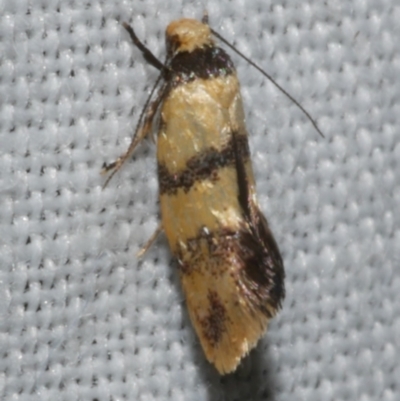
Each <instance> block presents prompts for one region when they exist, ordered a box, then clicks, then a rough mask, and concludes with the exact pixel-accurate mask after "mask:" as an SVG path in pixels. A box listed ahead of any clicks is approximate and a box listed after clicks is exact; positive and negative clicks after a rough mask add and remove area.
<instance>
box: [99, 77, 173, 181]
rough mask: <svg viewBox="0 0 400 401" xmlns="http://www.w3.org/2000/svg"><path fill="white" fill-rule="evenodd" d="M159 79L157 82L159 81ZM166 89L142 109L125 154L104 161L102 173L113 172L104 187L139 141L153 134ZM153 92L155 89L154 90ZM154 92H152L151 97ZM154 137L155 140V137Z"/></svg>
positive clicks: (163, 88)
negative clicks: (115, 158) (155, 120)
mask: <svg viewBox="0 0 400 401" xmlns="http://www.w3.org/2000/svg"><path fill="white" fill-rule="evenodd" d="M160 78H161V76H160V77H159V79H160ZM159 79H158V80H157V82H158V81H159ZM154 89H155V86H154V87H153V90H154ZM164 90H165V86H162V87H161V90H160V91H159V92H158V94H157V97H156V98H155V99H154V100H153V101H152V102H151V103H149V104H146V105H145V107H144V109H143V111H142V115H141V116H140V118H139V125H138V127H137V128H136V131H135V134H134V136H133V138H132V141H131V143H130V145H129V148H128V150H127V151H126V152H125V153H124V154H122V155H121V156H120V157H118V159H117V160H115V161H114V162H112V163H110V164H106V163H104V165H103V168H102V170H101V174H103V175H104V174H107V173H109V172H111V174H110V176H109V177H108V178H107V180H106V182H105V183H104V185H103V189H104V188H105V187H106V186H107V184H108V183H109V182H110V180H111V178H113V177H114V175H115V173H116V172H117V171H118V170H119V169H120V168H121V167H122V165H123V164H124V163H125V162H126V161H127V160H128V159H129V157H131V156H132V153H133V152H134V150H135V149H136V147H137V145H139V143H140V142H141V141H142V140H143V139H144V138H146V136H148V135H149V134H151V129H152V125H153V120H154V117H155V115H156V113H157V110H158V106H159V105H160V102H161V100H162V98H163V94H164ZM152 93H153V91H152ZM152 93H150V97H151V95H152ZM150 97H149V99H150ZM149 99H148V102H149ZM143 114H144V115H143ZM142 117H143V118H144V120H143V123H142V124H140V121H141V119H142ZM152 139H153V141H154V137H153V138H152Z"/></svg>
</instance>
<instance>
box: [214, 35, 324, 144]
mask: <svg viewBox="0 0 400 401" xmlns="http://www.w3.org/2000/svg"><path fill="white" fill-rule="evenodd" d="M210 29H211V32H212V34H213V35H214V36H215V37H216V38H218V39H219V40H220V41H221V42H223V43H225V44H226V45H227V46H228V47H229V48H231V49H232V50H233V51H234V52H235V53H236V54H238V55H239V56H240V57H242V58H243V59H244V60H246V61H247V62H248V63H249V64H250V65H251V66H253V67H254V68H255V69H257V70H258V71H259V72H260V73H261V74H262V75H264V77H266V78H267V79H268V80H269V81H271V82H272V83H273V84H274V85H275V87H277V88H278V89H279V90H280V91H281V92H282V93H283V94H284V95H286V96H287V97H288V98H289V99H290V100H291V101H292V102H293V103H294V104H295V105H296V106H297V107H298V108H299V109H300V110H301V111H302V112H303V113H304V114H305V115H306V116H307V118H308V119H309V120H310V122H311V124H312V125H313V127H314V128H315V129H316V130H317V132H318V133H319V134H320V135H321V136H322V138H325V136H324V134H323V133H322V131H321V130H320V129H319V127H318V125H317V123H316V121H315V120H314V119H313V118H312V117H311V114H310V113H309V112H308V111H307V110H306V109H305V108H304V107H303V106H302V105H301V104H300V103H299V102H298V101H297V100H296V99H295V98H294V97H293V96H292V95H290V94H289V93H288V92H287V91H286V90H285V89H283V88H282V86H280V85H279V84H278V83H277V82H276V81H275V80H274V79H273V78H272V77H271V75H269V74H268V73H267V72H265V71H264V70H263V69H262V68H261V67H259V66H258V65H257V64H256V63H255V62H254V61H251V60H250V59H249V58H248V57H246V56H245V55H244V54H243V53H242V52H241V51H240V50H238V49H237V48H236V47H235V46H233V45H232V44H231V43H229V42H228V41H227V40H226V39H225V38H224V37H222V36H221V35H220V34H219V33H218V32H216V31H214V29H212V28H210Z"/></svg>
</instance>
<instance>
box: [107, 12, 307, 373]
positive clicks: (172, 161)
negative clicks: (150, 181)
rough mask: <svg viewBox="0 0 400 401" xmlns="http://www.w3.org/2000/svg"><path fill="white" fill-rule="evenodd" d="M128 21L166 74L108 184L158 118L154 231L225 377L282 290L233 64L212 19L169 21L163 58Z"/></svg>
mask: <svg viewBox="0 0 400 401" xmlns="http://www.w3.org/2000/svg"><path fill="white" fill-rule="evenodd" d="M124 27H125V28H126V30H127V31H128V33H129V34H130V37H131V39H132V40H133V43H134V44H135V45H136V46H137V47H138V49H139V50H140V51H141V52H142V54H143V56H144V58H145V59H146V60H147V61H148V62H149V63H150V64H151V65H152V66H154V67H155V68H157V69H158V70H159V71H160V75H159V77H158V79H157V81H156V83H155V85H154V87H153V90H152V91H151V94H150V97H149V100H148V101H147V103H146V105H145V107H144V111H143V112H142V115H141V116H140V118H139V123H138V126H137V130H136V133H135V135H134V137H133V139H132V142H131V144H130V146H129V149H128V150H127V152H126V153H125V154H123V155H122V156H121V157H120V158H119V159H117V160H116V161H115V162H114V163H111V164H109V165H106V166H105V167H104V170H103V171H104V172H112V173H111V175H110V176H109V178H108V180H107V181H106V184H107V183H108V181H109V180H110V179H111V177H112V176H113V175H114V174H115V172H116V171H117V170H119V168H120V167H121V166H122V164H123V163H124V162H125V161H126V160H127V159H128V158H129V157H130V156H131V155H132V152H133V151H134V149H135V148H136V146H137V145H138V144H139V143H140V142H141V141H142V140H143V139H144V138H145V137H146V136H148V135H149V134H150V133H151V132H152V128H153V125H154V124H155V121H157V123H158V132H157V164H158V180H159V196H160V206H161V219H162V223H161V226H160V229H159V230H158V231H157V233H156V234H158V232H160V231H161V230H163V231H164V232H165V235H166V237H167V239H168V243H169V247H170V249H171V252H172V254H173V255H174V256H175V258H176V261H177V266H178V270H179V274H180V278H181V283H182V288H183V292H184V294H185V297H186V303H187V307H188V311H189V315H190V318H191V321H192V323H193V326H194V329H195V331H196V333H197V335H198V338H199V340H200V343H201V346H202V348H203V350H204V353H205V356H206V358H207V359H208V361H209V362H211V363H212V364H213V365H214V366H215V367H216V369H217V370H218V372H219V373H220V374H226V373H230V372H233V371H234V370H235V369H236V368H237V366H238V364H239V362H240V361H241V359H242V358H243V357H244V356H245V355H247V354H248V353H249V351H250V350H251V349H252V348H254V347H255V345H256V344H257V342H258V340H259V339H260V337H261V336H262V335H263V333H264V332H265V331H266V329H267V326H268V322H269V320H270V319H271V318H272V317H273V316H275V315H276V313H277V311H278V310H279V308H280V307H281V303H282V300H283V298H284V296H285V289H284V277H285V273H284V267H283V261H282V257H281V255H280V252H279V249H278V246H277V244H276V241H275V239H274V237H273V235H272V233H271V230H270V228H269V226H268V223H267V220H266V218H265V217H264V215H263V213H262V212H261V210H260V207H259V205H258V203H257V198H256V188H255V182H254V175H253V170H252V165H251V159H250V150H249V144H248V134H247V130H246V127H245V116H244V111H243V105H242V97H241V94H240V85H239V81H238V78H237V75H236V71H235V67H234V65H233V63H232V60H231V58H230V57H229V55H228V54H227V53H226V52H225V50H223V49H222V48H220V47H219V46H217V44H216V43H215V40H214V38H215V36H216V35H217V36H218V38H220V39H221V37H220V36H219V35H218V34H217V33H216V32H214V31H213V30H212V29H211V28H210V27H209V25H208V21H207V19H206V18H205V19H203V21H202V22H200V21H197V20H194V19H180V20H177V21H173V22H172V23H170V24H169V26H168V27H167V29H166V46H167V57H166V61H165V62H164V63H162V62H160V61H159V60H158V59H157V58H156V57H155V56H154V55H153V54H152V53H151V51H150V50H149V49H147V48H146V47H145V45H144V44H143V43H142V42H141V41H140V40H139V39H138V37H137V36H136V34H135V32H134V31H133V29H132V28H131V27H130V26H129V25H127V24H124ZM228 46H230V45H229V44H228ZM239 54H240V53H239ZM253 65H254V64H253ZM254 66H255V67H256V68H259V67H257V66H256V65H254ZM264 75H265V74H264ZM267 77H268V76H267ZM275 85H277V84H276V83H275ZM278 87H279V86H278ZM156 88H158V89H157V92H156ZM279 88H280V87H279ZM280 89H282V88H280ZM282 90H283V89H282ZM284 93H286V92H284ZM154 94H155V96H154ZM288 96H290V95H288ZM152 97H154V99H153V100H151V98H152ZM292 100H293V99H292ZM296 104H298V103H297V102H296ZM299 107H301V106H299ZM302 110H303V111H304V112H305V110H304V109H302ZM305 113H306V114H307V112H305ZM307 115H308V114H307ZM156 117H158V118H156ZM156 234H155V236H156ZM155 236H154V237H153V239H154V238H155Z"/></svg>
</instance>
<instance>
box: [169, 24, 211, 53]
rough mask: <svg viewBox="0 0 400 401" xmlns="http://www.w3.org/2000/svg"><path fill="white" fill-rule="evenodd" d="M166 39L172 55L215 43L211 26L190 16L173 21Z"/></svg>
mask: <svg viewBox="0 0 400 401" xmlns="http://www.w3.org/2000/svg"><path fill="white" fill-rule="evenodd" d="M166 40H167V49H168V54H169V55H170V56H173V55H175V54H176V53H179V52H192V51H193V50H195V49H198V48H201V47H204V46H206V45H211V44H213V40H212V38H211V30H210V27H209V26H208V25H206V24H203V23H202V22H200V21H197V20H194V19H189V18H183V19H180V20H177V21H173V22H171V23H170V24H169V25H168V27H167V30H166Z"/></svg>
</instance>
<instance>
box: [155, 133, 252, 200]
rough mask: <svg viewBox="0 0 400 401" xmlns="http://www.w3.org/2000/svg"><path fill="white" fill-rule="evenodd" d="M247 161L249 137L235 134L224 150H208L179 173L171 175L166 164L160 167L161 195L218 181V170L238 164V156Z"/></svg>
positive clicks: (191, 159)
mask: <svg viewBox="0 0 400 401" xmlns="http://www.w3.org/2000/svg"><path fill="white" fill-rule="evenodd" d="M238 152H239V154H240V159H241V160H243V161H246V160H248V159H249V157H250V150H249V144H248V141H247V135H238V134H235V133H233V134H232V137H231V139H230V141H229V142H228V143H227V145H226V146H225V147H224V148H223V149H219V150H218V149H215V148H214V147H211V148H208V149H207V150H205V151H203V152H201V153H200V154H199V155H196V156H193V157H192V158H190V159H189V160H188V161H187V162H186V168H185V169H184V170H183V171H181V172H178V173H174V174H172V173H170V172H169V171H168V168H167V166H166V165H165V164H162V163H160V164H159V165H158V181H159V186H160V188H159V190H160V194H165V193H167V194H174V193H176V191H177V190H178V189H179V188H182V189H183V190H184V191H185V192H188V191H189V189H190V188H191V187H192V186H193V184H194V183H195V182H196V181H201V180H205V179H210V180H212V181H216V180H218V170H219V169H220V168H222V167H226V166H229V165H232V166H234V165H235V164H236V159H237V154H238Z"/></svg>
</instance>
